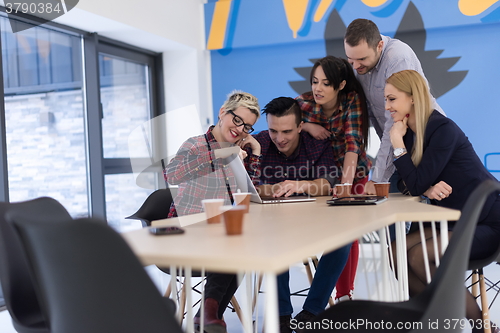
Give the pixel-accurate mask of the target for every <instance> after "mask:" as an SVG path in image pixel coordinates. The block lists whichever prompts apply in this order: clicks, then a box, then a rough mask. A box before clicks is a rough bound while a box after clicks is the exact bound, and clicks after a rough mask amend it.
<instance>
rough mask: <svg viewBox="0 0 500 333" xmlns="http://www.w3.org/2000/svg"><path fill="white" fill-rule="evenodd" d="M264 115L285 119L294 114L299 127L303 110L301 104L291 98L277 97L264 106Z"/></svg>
mask: <svg viewBox="0 0 500 333" xmlns="http://www.w3.org/2000/svg"><path fill="white" fill-rule="evenodd" d="M262 114H265V115H266V117H267V115H272V116H275V117H283V116H288V115H289V114H294V115H295V122H296V123H297V126H299V125H300V123H301V122H302V110H301V109H300V106H299V103H298V102H297V101H296V100H294V99H293V98H291V97H276V98H275V99H273V100H272V101H270V102H269V103H267V104H266V106H264V108H263V109H262Z"/></svg>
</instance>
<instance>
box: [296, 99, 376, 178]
mask: <svg viewBox="0 0 500 333" xmlns="http://www.w3.org/2000/svg"><path fill="white" fill-rule="evenodd" d="M295 99H296V100H297V102H299V105H300V108H301V109H302V120H303V121H304V122H309V123H316V124H319V125H321V126H323V127H324V128H326V129H327V130H329V131H330V132H331V133H332V136H331V141H332V147H333V156H334V159H335V163H336V166H337V167H338V168H339V170H342V167H343V165H344V156H345V154H346V152H353V153H355V154H358V165H357V168H356V174H355V177H354V180H360V179H362V178H365V177H366V176H368V172H369V170H370V168H371V165H372V163H371V161H370V159H369V158H368V157H367V156H366V151H362V150H361V143H362V137H361V136H362V132H361V124H362V118H361V112H362V109H361V102H360V100H359V98H358V94H357V93H355V92H350V93H349V94H348V95H347V96H344V97H343V98H342V100H341V101H340V105H339V109H338V110H337V111H335V112H334V113H333V115H332V116H331V117H330V118H326V117H325V115H324V114H323V112H322V108H321V105H319V104H316V102H315V101H314V96H313V94H312V92H308V93H305V94H302V95H300V96H298V97H297V98H295ZM341 175H342V173H340V175H339V177H341Z"/></svg>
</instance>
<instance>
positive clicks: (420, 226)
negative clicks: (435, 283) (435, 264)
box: [418, 221, 431, 284]
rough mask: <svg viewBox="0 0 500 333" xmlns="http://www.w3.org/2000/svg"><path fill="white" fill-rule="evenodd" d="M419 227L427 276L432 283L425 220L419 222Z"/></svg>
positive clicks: (428, 281)
mask: <svg viewBox="0 0 500 333" xmlns="http://www.w3.org/2000/svg"><path fill="white" fill-rule="evenodd" d="M418 229H419V230H420V244H422V255H423V256H424V257H423V258H424V268H425V278H426V280H427V284H429V283H431V271H430V268H429V254H428V253H427V241H426V238H425V233H424V222H422V221H419V222H418Z"/></svg>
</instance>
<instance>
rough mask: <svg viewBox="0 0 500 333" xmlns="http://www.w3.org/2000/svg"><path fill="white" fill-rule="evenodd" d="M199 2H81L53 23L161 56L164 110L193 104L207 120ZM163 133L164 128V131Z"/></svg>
mask: <svg viewBox="0 0 500 333" xmlns="http://www.w3.org/2000/svg"><path fill="white" fill-rule="evenodd" d="M203 3H204V1H202V0H141V1H130V0H104V1H103V0H80V2H79V3H78V5H77V6H76V8H74V9H73V10H71V11H70V12H68V13H67V14H65V15H63V16H61V17H60V18H58V19H57V20H55V22H58V23H61V24H65V25H68V26H72V27H75V28H78V29H82V30H85V31H89V32H97V33H99V34H100V35H102V36H106V37H109V38H113V39H116V40H119V41H122V42H126V43H128V44H132V45H135V46H139V47H142V48H145V49H149V50H152V51H156V52H162V53H163V65H164V77H165V109H166V110H167V112H168V111H169V110H174V109H176V108H180V107H184V106H186V105H190V104H195V105H196V107H197V109H198V111H199V113H200V118H201V123H202V125H204V126H205V125H206V122H207V120H206V119H207V118H209V119H210V123H211V121H212V120H211V119H212V98H211V96H212V88H211V75H210V53H209V51H206V50H205V23H204V14H203V10H204V5H203ZM167 130H168V128H167Z"/></svg>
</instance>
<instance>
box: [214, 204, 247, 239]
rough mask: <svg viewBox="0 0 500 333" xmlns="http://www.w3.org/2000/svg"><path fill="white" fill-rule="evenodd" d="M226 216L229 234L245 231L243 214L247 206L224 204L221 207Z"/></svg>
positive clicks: (225, 221) (238, 233) (225, 220)
mask: <svg viewBox="0 0 500 333" xmlns="http://www.w3.org/2000/svg"><path fill="white" fill-rule="evenodd" d="M219 210H220V211H221V212H222V215H223V216H224V224H225V226H226V234H227V235H241V234H242V233H243V216H244V215H245V210H246V206H243V205H237V206H222V207H220V208H219Z"/></svg>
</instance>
